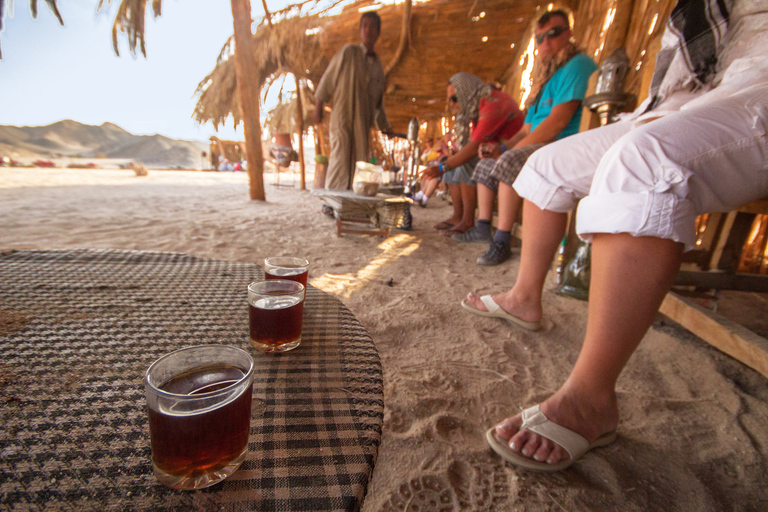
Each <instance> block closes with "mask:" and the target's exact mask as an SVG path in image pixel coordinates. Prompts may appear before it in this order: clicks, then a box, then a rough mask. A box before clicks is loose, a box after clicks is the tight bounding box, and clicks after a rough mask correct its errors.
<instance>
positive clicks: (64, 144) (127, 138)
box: [0, 119, 209, 168]
mask: <svg viewBox="0 0 768 512" xmlns="http://www.w3.org/2000/svg"><path fill="white" fill-rule="evenodd" d="M208 150H209V147H208V144H207V143H205V142H201V141H189V140H178V139H171V138H169V137H165V136H163V135H134V134H132V133H130V132H128V131H126V130H124V129H122V128H120V127H119V126H117V125H116V124H113V123H103V124H101V125H100V126H93V125H87V124H83V123H79V122H77V121H72V120H69V119H67V120H64V121H58V122H56V123H53V124H49V125H47V126H9V125H0V156H9V157H11V158H45V159H57V158H96V157H102V158H113V159H125V160H131V161H135V162H141V163H143V164H145V165H146V166H148V167H158V168H170V167H184V168H200V164H201V154H202V152H203V151H206V152H207V151H208Z"/></svg>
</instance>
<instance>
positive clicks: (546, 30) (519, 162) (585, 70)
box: [453, 10, 597, 265]
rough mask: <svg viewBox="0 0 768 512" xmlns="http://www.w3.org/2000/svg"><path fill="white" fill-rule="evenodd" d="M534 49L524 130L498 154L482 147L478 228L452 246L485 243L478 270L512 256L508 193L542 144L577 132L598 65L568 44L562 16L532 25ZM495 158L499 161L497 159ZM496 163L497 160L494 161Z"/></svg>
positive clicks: (514, 198) (513, 196)
mask: <svg viewBox="0 0 768 512" xmlns="http://www.w3.org/2000/svg"><path fill="white" fill-rule="evenodd" d="M535 33H536V44H537V48H538V51H539V57H540V58H541V61H540V62H539V63H538V65H537V73H536V77H535V79H534V82H533V89H532V90H531V94H530V96H529V98H533V99H532V100H531V104H530V106H529V107H528V114H527V115H526V118H525V125H523V128H522V130H520V132H519V133H518V135H517V138H516V140H513V141H512V142H511V145H510V148H511V149H510V150H508V151H505V152H504V153H503V154H502V152H501V151H500V150H499V148H498V147H497V146H496V145H492V144H486V145H483V147H481V148H480V149H481V151H484V152H486V153H487V154H489V155H490V156H491V159H484V160H481V161H480V163H479V164H478V165H477V167H476V168H475V172H474V174H473V176H472V179H474V180H475V182H477V196H478V209H479V215H478V217H479V218H478V221H477V226H475V227H474V228H473V229H471V230H469V231H467V232H466V233H464V234H462V235H456V236H454V237H453V238H454V240H456V241H457V242H482V243H490V247H489V249H488V251H486V253H485V254H483V255H482V256H480V257H479V258H478V259H477V263H478V264H479V265H498V264H500V263H502V262H504V261H506V260H507V259H509V257H510V256H511V254H512V253H511V250H510V248H511V235H510V233H511V230H512V226H514V223H515V220H516V216H517V212H518V210H519V209H520V205H521V203H522V200H521V199H520V197H519V196H518V195H517V193H516V192H515V191H514V189H513V188H512V183H513V182H514V181H515V178H516V177H517V175H518V173H519V172H520V169H521V168H522V167H523V164H524V163H525V161H526V159H527V158H528V157H529V156H530V155H531V154H532V153H533V152H534V151H536V150H537V149H539V148H540V147H542V146H543V145H544V144H546V143H548V142H551V141H553V140H558V139H561V138H563V137H566V136H568V135H571V134H574V133H577V132H578V131H579V124H580V123H581V110H582V105H581V102H582V100H583V99H584V95H585V94H586V92H587V86H588V84H589V77H590V75H591V74H592V73H594V71H595V70H596V69H597V65H595V63H594V62H593V61H592V59H590V58H589V57H587V56H586V55H585V54H584V53H583V52H582V51H581V50H579V48H577V46H576V45H575V44H574V43H573V42H572V41H571V30H570V24H569V20H568V14H567V13H566V12H565V11H562V10H555V11H549V12H546V13H544V14H543V15H542V16H541V17H540V18H539V19H538V20H537V22H536V31H535ZM499 155H500V156H499ZM496 157H498V160H493V158H496ZM497 191H498V195H499V201H498V215H499V223H498V230H497V231H496V234H495V235H494V237H493V238H491V219H492V218H493V201H494V197H495V195H496V192H497Z"/></svg>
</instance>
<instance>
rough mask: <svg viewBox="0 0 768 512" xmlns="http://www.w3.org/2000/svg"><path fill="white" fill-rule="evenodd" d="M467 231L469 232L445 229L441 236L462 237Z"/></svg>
mask: <svg viewBox="0 0 768 512" xmlns="http://www.w3.org/2000/svg"><path fill="white" fill-rule="evenodd" d="M467 231H469V229H446V230H445V231H442V232H441V234H442V235H443V236H453V235H462V234H464V233H466V232H467Z"/></svg>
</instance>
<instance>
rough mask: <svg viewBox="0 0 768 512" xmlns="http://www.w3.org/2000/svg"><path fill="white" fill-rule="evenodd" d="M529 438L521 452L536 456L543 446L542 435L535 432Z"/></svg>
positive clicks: (527, 455) (528, 455)
mask: <svg viewBox="0 0 768 512" xmlns="http://www.w3.org/2000/svg"><path fill="white" fill-rule="evenodd" d="M527 438H528V439H527V441H526V442H525V444H524V445H523V449H522V450H520V453H522V454H523V455H525V456H526V457H535V454H537V453H538V450H539V449H540V447H541V437H540V436H537V435H535V434H530V435H528V436H527ZM537 460H538V459H537Z"/></svg>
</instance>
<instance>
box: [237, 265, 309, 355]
mask: <svg viewBox="0 0 768 512" xmlns="http://www.w3.org/2000/svg"><path fill="white" fill-rule="evenodd" d="M303 313H304V286H303V285H302V284H301V283H299V282H296V281H288V280H286V279H274V280H267V281H261V282H256V283H251V284H250V285H248V319H249V323H250V325H249V328H250V329H249V332H250V341H251V345H252V346H253V347H254V348H256V349H258V350H261V351H262V352H267V353H272V352H286V351H288V350H293V349H294V348H296V347H298V346H299V344H300V343H301V326H302V321H301V319H302V315H303Z"/></svg>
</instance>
